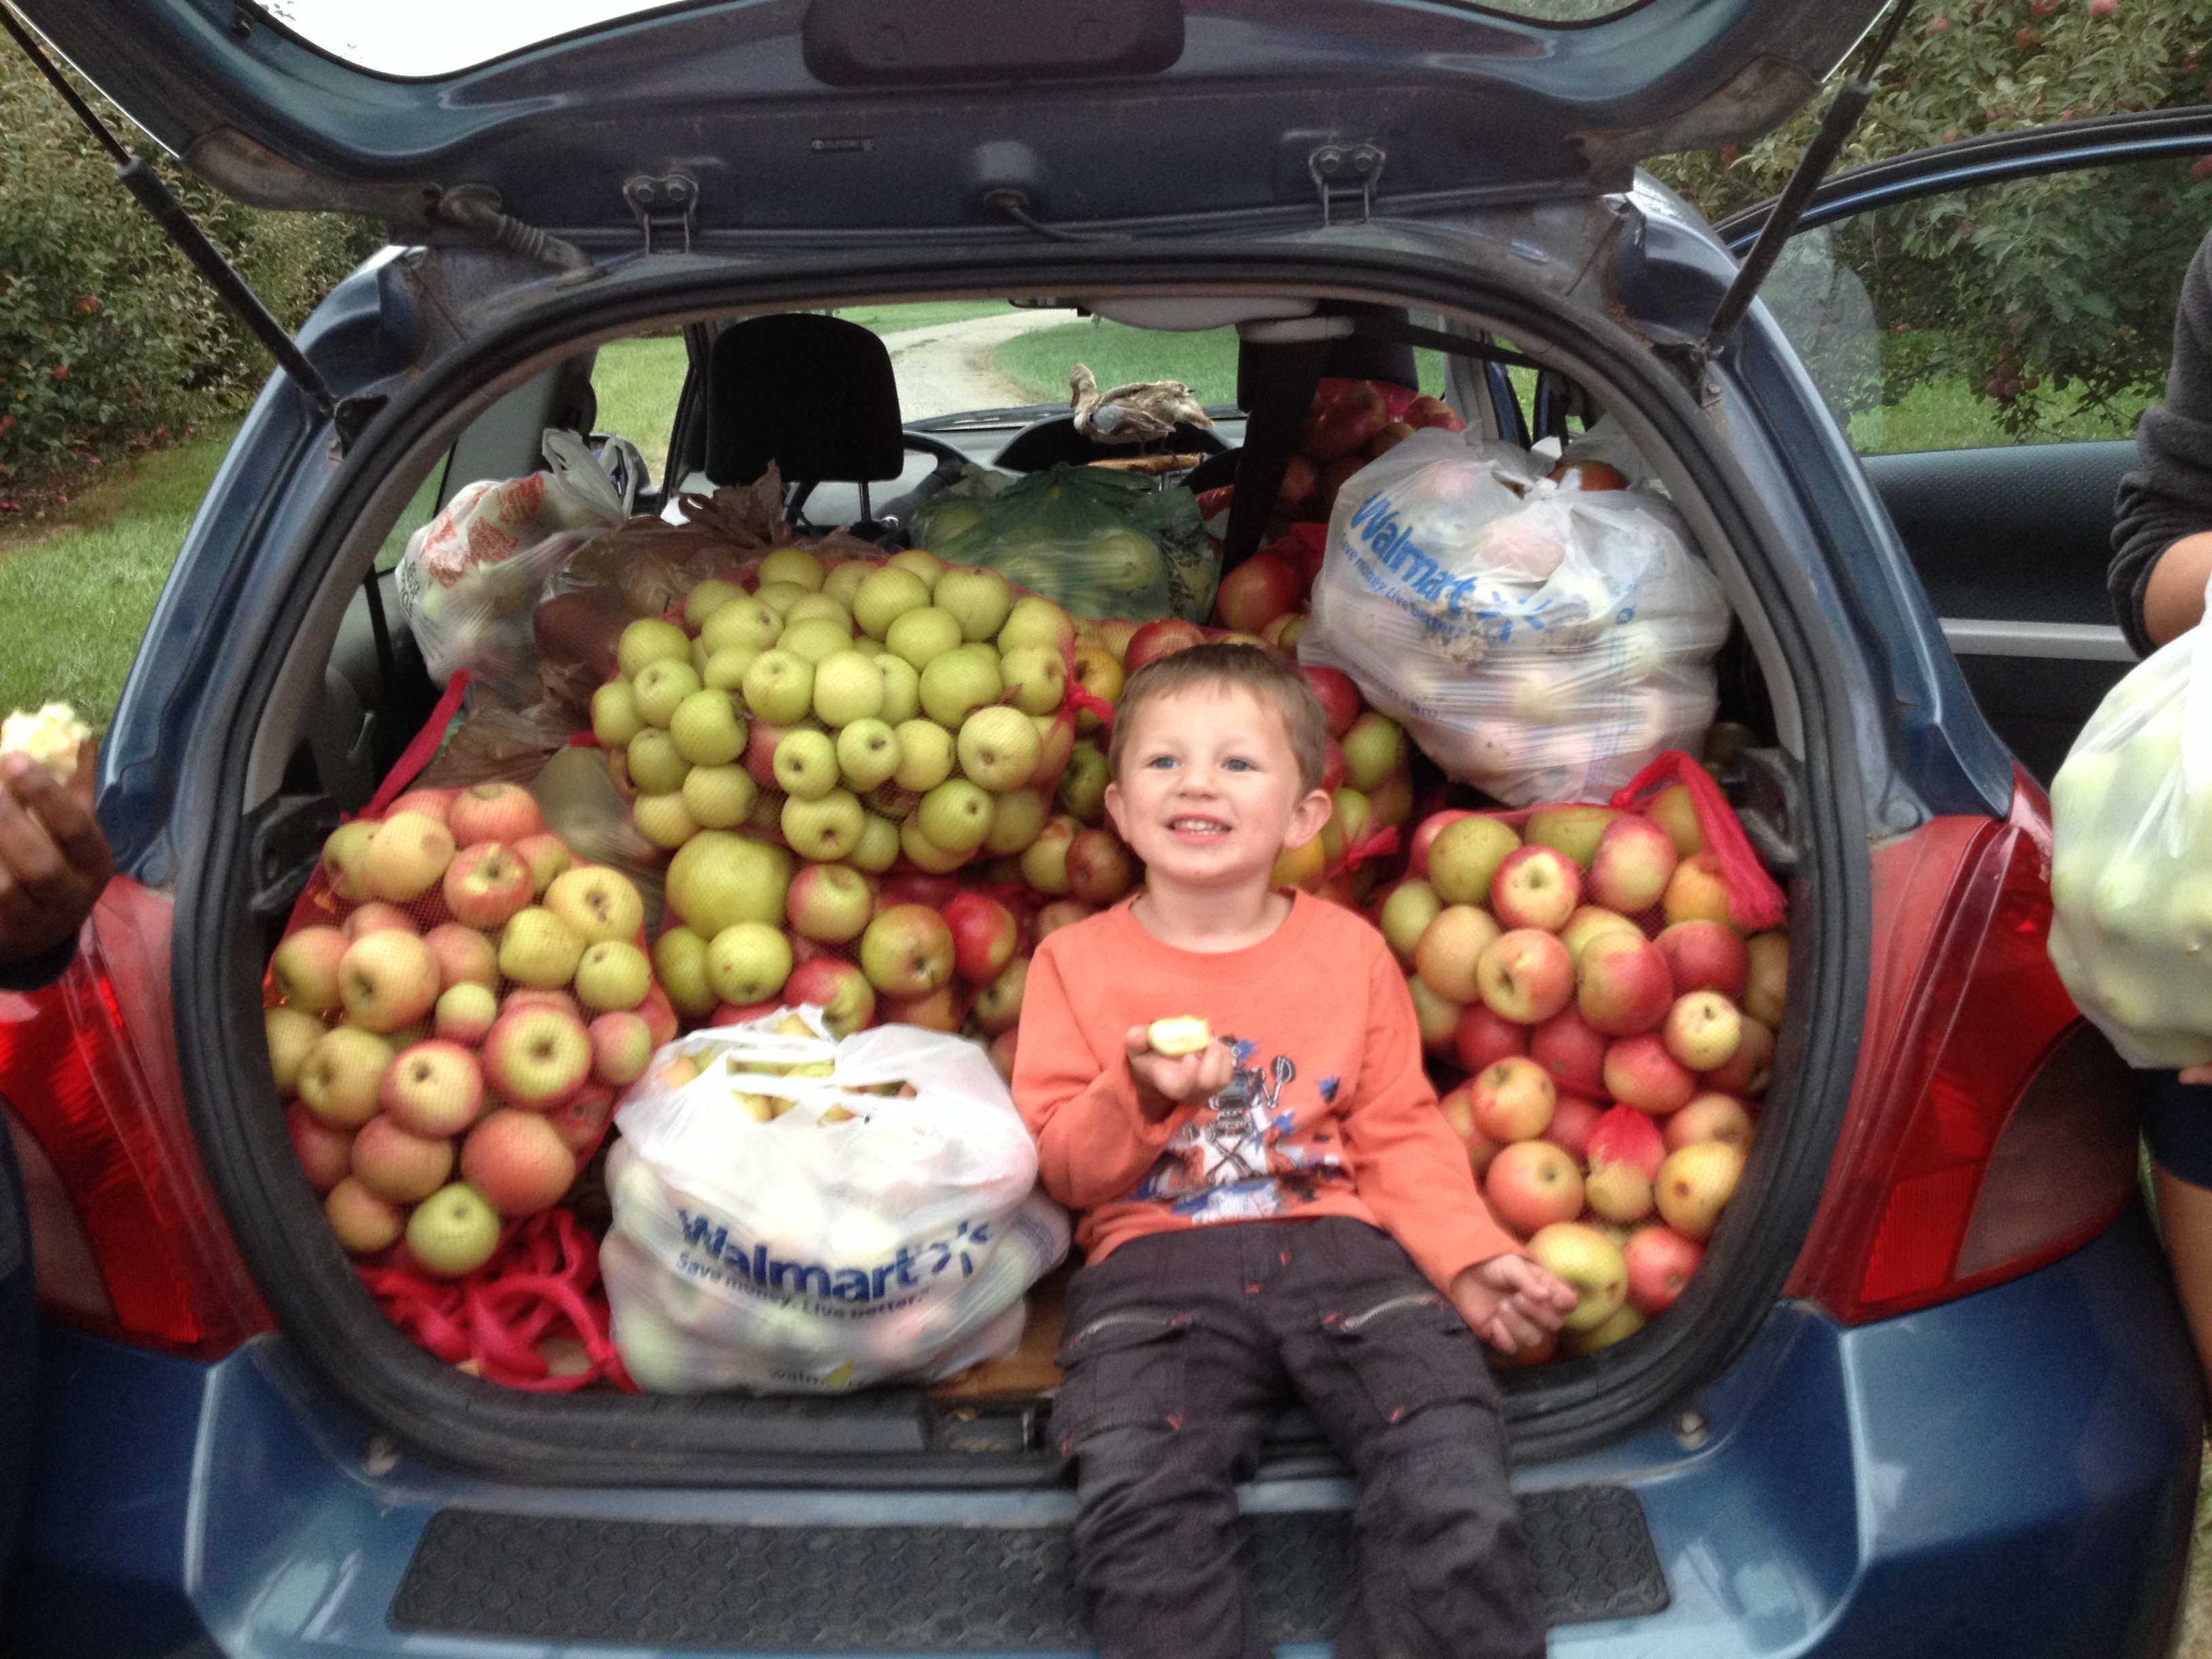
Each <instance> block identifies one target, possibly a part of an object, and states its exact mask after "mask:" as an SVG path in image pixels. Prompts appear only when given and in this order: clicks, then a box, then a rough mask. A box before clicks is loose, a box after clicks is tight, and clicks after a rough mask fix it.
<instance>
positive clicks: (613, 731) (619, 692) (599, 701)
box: [592, 680, 645, 749]
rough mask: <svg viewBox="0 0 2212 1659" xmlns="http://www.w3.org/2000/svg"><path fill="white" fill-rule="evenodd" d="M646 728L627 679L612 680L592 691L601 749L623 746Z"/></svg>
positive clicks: (594, 727) (595, 734)
mask: <svg viewBox="0 0 2212 1659" xmlns="http://www.w3.org/2000/svg"><path fill="white" fill-rule="evenodd" d="M644 729H645V721H644V720H643V719H642V718H641V717H640V715H639V714H638V712H637V699H636V698H635V696H632V695H631V692H630V689H629V681H628V680H609V681H608V682H607V683H606V684H605V685H603V686H601V687H600V688H599V690H596V691H594V692H592V736H593V737H595V738H598V739H599V747H600V748H602V749H620V748H621V747H622V746H623V744H627V743H628V742H629V740H630V739H631V738H634V737H635V736H636V735H637V734H638V733H639V732H641V731H642V730H644Z"/></svg>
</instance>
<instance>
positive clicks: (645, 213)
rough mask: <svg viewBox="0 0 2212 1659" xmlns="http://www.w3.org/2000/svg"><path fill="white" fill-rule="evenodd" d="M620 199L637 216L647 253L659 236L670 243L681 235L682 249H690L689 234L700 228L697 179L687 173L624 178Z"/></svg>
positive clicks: (687, 250)
mask: <svg viewBox="0 0 2212 1659" xmlns="http://www.w3.org/2000/svg"><path fill="white" fill-rule="evenodd" d="M623 200H624V201H626V202H628V203H629V206H630V211H631V212H633V213H635V214H636V215H637V222H638V228H640V229H641V230H642V231H643V232H644V233H645V251H646V252H647V253H650V252H653V243H654V241H655V240H656V239H657V237H659V236H665V237H667V238H668V240H671V242H672V241H675V240H678V239H679V238H680V239H681V240H682V242H683V245H684V252H686V253H689V252H690V251H691V233H692V232H693V231H695V230H696V229H697V228H699V181H698V180H697V179H694V178H693V177H692V176H691V175H690V173H664V174H662V175H660V176H659V178H655V177H653V175H652V174H650V173H638V174H636V175H635V176H634V177H632V178H630V179H625V180H624V181H623Z"/></svg>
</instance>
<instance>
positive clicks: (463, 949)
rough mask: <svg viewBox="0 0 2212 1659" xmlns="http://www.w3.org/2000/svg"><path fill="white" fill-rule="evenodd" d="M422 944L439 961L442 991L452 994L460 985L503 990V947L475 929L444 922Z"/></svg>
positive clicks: (431, 931) (424, 935)
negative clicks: (500, 975)
mask: <svg viewBox="0 0 2212 1659" xmlns="http://www.w3.org/2000/svg"><path fill="white" fill-rule="evenodd" d="M422 943H423V944H425V945H428V946H429V947H430V954H431V955H432V956H433V957H435V958H437V963H438V988H439V989H440V990H441V991H450V990H452V989H453V987H455V986H456V985H480V986H482V987H484V988H485V989H486V990H488V991H495V990H497V989H498V988H499V947H498V946H497V945H494V944H493V943H492V942H491V941H490V940H489V939H486V938H485V937H484V936H483V934H482V933H478V932H477V930H476V929H475V928H473V927H463V926H462V925H461V924H460V923H459V922H458V921H441V922H440V923H439V924H438V925H437V926H436V927H433V928H432V929H431V930H430V931H429V932H428V933H425V934H423V935H422Z"/></svg>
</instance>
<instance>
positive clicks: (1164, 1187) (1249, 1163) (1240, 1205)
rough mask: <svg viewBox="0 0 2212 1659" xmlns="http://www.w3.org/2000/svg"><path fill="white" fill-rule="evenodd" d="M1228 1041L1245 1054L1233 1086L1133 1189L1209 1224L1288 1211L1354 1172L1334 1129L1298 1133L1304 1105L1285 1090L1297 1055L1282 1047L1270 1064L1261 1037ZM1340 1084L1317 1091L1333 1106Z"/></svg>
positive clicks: (1138, 1198) (1133, 1195) (1132, 1194)
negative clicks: (1288, 1101) (1262, 1054)
mask: <svg viewBox="0 0 2212 1659" xmlns="http://www.w3.org/2000/svg"><path fill="white" fill-rule="evenodd" d="M1223 1041H1225V1042H1227V1043H1228V1044H1229V1046H1230V1050H1231V1053H1232V1054H1234V1055H1235V1056H1236V1062H1237V1068H1236V1073H1235V1075H1234V1076H1232V1077H1231V1079H1230V1081H1229V1085H1228V1086H1227V1087H1226V1088H1225V1089H1223V1090H1222V1091H1220V1092H1219V1093H1218V1094H1216V1095H1215V1096H1214V1097H1212V1099H1211V1100H1209V1101H1207V1102H1206V1105H1205V1107H1204V1108H1203V1109H1200V1112H1199V1113H1198V1115H1196V1116H1195V1117H1194V1118H1192V1119H1191V1120H1190V1121H1189V1122H1188V1123H1186V1124H1184V1125H1183V1126H1182V1128H1180V1129H1178V1130H1176V1133H1175V1134H1174V1136H1173V1138H1171V1139H1170V1140H1169V1142H1168V1144H1167V1145H1166V1146H1164V1148H1162V1149H1161V1152H1160V1155H1159V1158H1158V1159H1157V1160H1156V1161H1155V1162H1154V1163H1153V1164H1152V1168H1150V1169H1149V1170H1146V1171H1145V1173H1144V1174H1143V1175H1141V1176H1139V1177H1138V1178H1137V1181H1136V1183H1135V1185H1133V1187H1131V1188H1129V1190H1128V1192H1127V1194H1125V1197H1126V1198H1127V1199H1128V1200H1133V1201H1135V1202H1139V1203H1153V1204H1163V1203H1164V1204H1165V1205H1166V1206H1168V1208H1169V1209H1170V1212H1173V1213H1174V1214H1176V1215H1177V1216H1179V1217H1181V1218H1182V1219H1183V1220H1185V1221H1188V1222H1192V1223H1194V1224H1197V1225H1204V1224H1205V1223H1206V1222H1210V1221H1249V1220H1252V1219H1255V1218H1259V1217H1263V1216H1271V1215H1280V1214H1282V1213H1283V1212H1285V1211H1288V1210H1294V1209H1297V1207H1298V1206H1301V1205H1304V1204H1310V1203H1312V1202H1313V1201H1314V1200H1315V1198H1316V1196H1318V1194H1319V1192H1320V1188H1321V1186H1322V1183H1323V1182H1331V1181H1342V1180H1345V1179H1346V1170H1345V1167H1344V1161H1343V1159H1341V1158H1339V1157H1338V1156H1337V1154H1336V1152H1335V1150H1334V1147H1335V1139H1336V1138H1335V1137H1334V1135H1333V1134H1330V1133H1328V1132H1327V1131H1325V1130H1322V1131H1316V1133H1313V1134H1312V1135H1310V1137H1303V1138H1295V1139H1294V1138H1293V1137H1294V1135H1295V1132H1296V1129H1297V1107H1296V1106H1295V1105H1285V1103H1284V1101H1283V1091H1284V1088H1285V1086H1286V1085H1288V1084H1289V1083H1291V1080H1292V1079H1295V1078H1296V1077H1297V1074H1298V1068H1297V1064H1296V1062H1294V1061H1293V1060H1291V1057H1290V1056H1289V1055H1288V1054H1278V1055H1276V1056H1275V1058H1274V1059H1273V1060H1271V1061H1270V1062H1268V1064H1267V1066H1264V1067H1262V1066H1261V1065H1260V1064H1259V1063H1258V1062H1259V1047H1258V1045H1257V1044H1255V1043H1251V1042H1245V1041H1244V1040H1243V1039H1242V1038H1241V1037H1233V1036H1231V1037H1225V1038H1224V1039H1223ZM1336 1091H1337V1080H1336V1079H1334V1078H1333V1077H1329V1078H1323V1079H1322V1081H1321V1083H1320V1085H1318V1086H1317V1087H1316V1090H1315V1091H1314V1092H1315V1093H1316V1095H1317V1096H1318V1097H1320V1102H1321V1103H1322V1105H1324V1106H1327V1105H1330V1104H1332V1103H1334V1101H1335V1099H1336Z"/></svg>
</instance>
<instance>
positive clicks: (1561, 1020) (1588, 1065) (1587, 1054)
mask: <svg viewBox="0 0 2212 1659" xmlns="http://www.w3.org/2000/svg"><path fill="white" fill-rule="evenodd" d="M1605 1045H1606V1038H1605V1035H1604V1033H1602V1032H1601V1031H1600V1030H1598V1029H1597V1028H1596V1027H1595V1026H1594V1025H1592V1024H1590V1023H1589V1021H1588V1020H1586V1019H1584V1018H1583V1017H1582V1011H1581V1010H1580V1009H1578V1008H1576V1007H1574V1006H1571V1005H1570V1006H1567V1007H1565V1008H1562V1009H1560V1010H1559V1012H1558V1013H1556V1014H1553V1016H1552V1017H1551V1018H1549V1019H1547V1020H1546V1021H1545V1022H1544V1023H1543V1024H1541V1025H1539V1026H1538V1027H1537V1028H1536V1029H1535V1030H1534V1031H1532V1032H1530V1033H1529V1034H1528V1058H1529V1059H1531V1060H1534V1061H1535V1062H1536V1063H1537V1064H1538V1065H1539V1066H1542V1067H1543V1068H1544V1069H1545V1070H1546V1071H1547V1072H1548V1073H1551V1076H1552V1081H1553V1083H1556V1084H1557V1085H1559V1087H1560V1088H1562V1089H1566V1090H1571V1091H1573V1092H1575V1093H1577V1094H1584V1095H1596V1094H1603V1093H1604V1092H1605Z"/></svg>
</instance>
